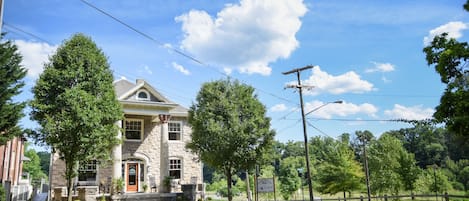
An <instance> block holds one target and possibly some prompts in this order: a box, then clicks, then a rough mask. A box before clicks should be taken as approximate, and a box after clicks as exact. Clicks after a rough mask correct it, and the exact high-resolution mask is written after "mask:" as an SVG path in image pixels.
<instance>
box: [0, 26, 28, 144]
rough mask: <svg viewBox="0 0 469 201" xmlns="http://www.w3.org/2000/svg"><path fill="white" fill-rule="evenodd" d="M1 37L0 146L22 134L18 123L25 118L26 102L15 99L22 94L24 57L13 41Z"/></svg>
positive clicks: (24, 70)
mask: <svg viewBox="0 0 469 201" xmlns="http://www.w3.org/2000/svg"><path fill="white" fill-rule="evenodd" d="M3 36H4V34H1V35H0V78H1V79H0V119H1V120H0V145H3V144H5V143H6V142H7V141H8V140H10V139H11V138H13V137H14V136H19V135H21V134H22V129H21V128H20V127H19V126H18V121H19V120H20V119H21V118H22V117H23V116H24V114H23V109H24V107H25V105H26V104H25V103H24V102H15V101H14V100H13V97H14V96H16V95H18V94H19V93H21V88H22V87H23V86H24V81H23V80H22V79H23V78H24V77H25V76H26V69H25V68H24V67H23V66H21V64H20V63H21V60H22V57H21V55H20V53H19V52H18V48H17V47H16V45H15V44H13V42H12V41H9V40H7V41H3Z"/></svg>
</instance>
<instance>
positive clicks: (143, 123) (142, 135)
mask: <svg viewBox="0 0 469 201" xmlns="http://www.w3.org/2000/svg"><path fill="white" fill-rule="evenodd" d="M126 121H139V122H142V127H141V128H140V139H138V140H137V139H127V138H126V135H125V132H126V131H125V127H126V126H125V124H126ZM123 127H124V134H123V136H124V141H129V142H141V141H143V137H144V135H145V134H144V131H145V121H144V119H137V118H126V119H124V125H123Z"/></svg>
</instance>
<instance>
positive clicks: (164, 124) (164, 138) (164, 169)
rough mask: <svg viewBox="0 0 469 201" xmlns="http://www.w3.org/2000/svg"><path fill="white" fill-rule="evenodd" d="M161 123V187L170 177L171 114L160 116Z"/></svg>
mask: <svg viewBox="0 0 469 201" xmlns="http://www.w3.org/2000/svg"><path fill="white" fill-rule="evenodd" d="M158 117H159V119H160V122H161V150H160V151H161V154H160V186H162V182H163V180H164V178H165V177H166V176H169V175H168V157H169V153H168V122H169V119H171V115H169V114H160V115H158Z"/></svg>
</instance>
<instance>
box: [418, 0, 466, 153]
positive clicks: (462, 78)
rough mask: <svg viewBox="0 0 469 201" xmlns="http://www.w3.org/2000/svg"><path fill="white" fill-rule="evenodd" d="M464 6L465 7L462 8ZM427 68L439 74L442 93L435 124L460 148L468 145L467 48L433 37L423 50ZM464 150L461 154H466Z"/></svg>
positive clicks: (445, 38) (449, 40) (457, 43)
mask: <svg viewBox="0 0 469 201" xmlns="http://www.w3.org/2000/svg"><path fill="white" fill-rule="evenodd" d="M466 5H467V4H466ZM423 51H424V52H425V54H426V60H427V63H428V65H433V66H434V67H435V70H436V71H437V72H438V74H440V77H441V82H443V83H444V84H446V89H445V91H444V93H443V95H442V96H441V99H440V105H438V106H437V107H436V111H435V113H434V114H433V117H434V118H435V120H436V121H437V122H439V123H445V124H446V126H447V128H448V130H449V131H451V132H452V133H453V134H454V135H455V136H456V137H457V138H458V141H460V142H461V143H462V144H463V145H464V144H466V145H467V144H468V143H469V68H468V67H467V65H466V64H467V62H468V61H469V45H468V44H467V42H458V41H456V40H455V39H453V38H451V39H448V34H447V33H443V34H442V35H440V36H436V37H435V38H434V39H433V41H432V43H431V44H430V45H429V46H427V47H425V48H424V49H423ZM467 149H469V148H468V146H466V149H465V152H466V153H467V152H468V150H467Z"/></svg>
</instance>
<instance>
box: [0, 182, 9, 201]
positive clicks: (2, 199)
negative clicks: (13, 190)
mask: <svg viewBox="0 0 469 201" xmlns="http://www.w3.org/2000/svg"><path fill="white" fill-rule="evenodd" d="M6 200H7V195H6V192H5V188H3V186H2V185H0V201H6Z"/></svg>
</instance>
